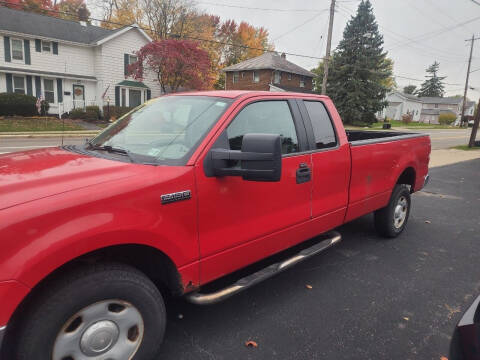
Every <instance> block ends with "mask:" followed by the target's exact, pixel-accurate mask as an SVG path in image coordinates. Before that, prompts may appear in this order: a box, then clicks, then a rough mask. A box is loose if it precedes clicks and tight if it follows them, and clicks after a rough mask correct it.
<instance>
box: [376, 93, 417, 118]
mask: <svg viewBox="0 0 480 360" xmlns="http://www.w3.org/2000/svg"><path fill="white" fill-rule="evenodd" d="M387 101H388V106H387V107H386V108H385V109H384V110H383V112H382V113H381V115H380V116H381V117H383V118H389V119H393V120H402V115H406V114H411V115H413V121H419V120H420V113H421V112H422V101H421V100H420V99H419V98H418V97H416V96H415V95H410V94H404V93H402V92H399V91H393V92H391V93H389V94H388V95H387Z"/></svg>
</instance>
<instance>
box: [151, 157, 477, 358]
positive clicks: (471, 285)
mask: <svg viewBox="0 0 480 360" xmlns="http://www.w3.org/2000/svg"><path fill="white" fill-rule="evenodd" d="M479 177H480V159H477V160H472V161H468V162H462V163H458V164H455V165H450V166H446V167H438V168H434V169H432V170H431V178H432V179H431V182H430V184H429V185H428V187H427V188H426V189H424V191H423V192H420V193H418V194H416V195H414V196H413V208H412V213H411V215H410V220H409V224H408V227H407V229H406V231H405V232H404V233H403V234H402V235H401V236H400V237H399V238H397V239H393V240H385V239H382V238H380V237H378V236H377V235H376V234H375V231H374V228H373V221H372V220H373V217H372V216H371V215H368V216H365V217H362V218H360V219H358V220H356V221H354V222H352V223H350V224H348V225H346V226H342V227H341V228H339V229H338V230H339V231H340V233H341V234H342V235H343V241H342V242H341V243H340V244H339V245H338V246H336V247H335V248H332V249H330V250H327V251H325V252H323V253H322V254H320V255H318V256H315V257H314V258H312V259H310V260H308V261H307V262H305V263H302V264H300V265H299V266H296V267H294V268H292V269H290V270H288V271H285V272H284V273H282V274H280V275H278V276H277V277H274V278H272V279H271V280H268V281H265V282H263V283H261V284H259V285H257V286H255V287H253V288H252V289H250V290H247V291H245V292H244V293H241V294H239V295H238V296H236V297H233V298H231V299H228V300H226V301H225V302H223V303H220V304H217V305H212V306H205V307H201V306H195V305H190V304H188V303H185V302H183V301H181V300H176V301H175V303H173V304H169V305H170V312H169V323H168V325H167V332H166V340H165V343H164V346H163V351H162V352H161V355H160V356H159V357H158V358H159V359H195V360H197V359H305V360H307V359H308V360H310V359H335V360H340V359H376V360H378V359H398V360H405V359H422V360H423V359H440V357H441V356H446V357H448V347H449V342H450V335H451V333H452V332H453V329H454V327H455V324H456V322H457V321H458V320H459V318H460V316H461V313H462V312H463V311H465V310H466V309H467V307H468V306H469V304H470V303H471V302H472V301H473V299H474V298H475V297H476V296H477V295H478V294H480V275H479V274H478V254H479V253H480V242H478V233H479V230H480V223H479V217H478V214H479V213H480V185H479V183H478V179H479ZM307 284H308V285H311V286H312V289H307V288H306V285H307ZM180 314H181V317H182V318H181V319H180V318H179V315H180ZM248 340H253V341H255V342H256V343H257V344H258V347H257V348H247V347H246V346H245V344H244V343H245V342H246V341H248Z"/></svg>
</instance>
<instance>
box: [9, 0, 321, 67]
mask: <svg viewBox="0 0 480 360" xmlns="http://www.w3.org/2000/svg"><path fill="white" fill-rule="evenodd" d="M0 4H4V5H10V6H12V5H13V6H15V5H16V4H11V3H8V2H6V1H4V0H0ZM48 12H49V13H54V14H61V15H68V16H72V17H78V15H77V14H74V13H70V12H66V11H58V10H48ZM47 16H48V15H47ZM88 19H89V20H93V21H98V22H101V23H106V24H112V25H117V26H121V27H132V28H139V29H141V30H143V31H148V32H151V33H153V34H157V35H159V33H158V32H157V31H156V30H154V29H152V28H148V27H144V26H140V25H138V24H137V25H134V24H123V23H118V22H114V21H110V20H104V19H97V18H94V17H89V18H88ZM167 36H169V37H171V38H184V39H190V40H196V41H204V42H209V43H216V44H220V45H225V46H232V47H238V48H243V49H249V50H258V51H263V52H281V53H284V54H285V55H290V56H298V57H303V58H307V59H316V60H323V57H318V56H312V55H305V54H296V53H289V52H286V51H276V50H275V51H274V50H268V49H264V48H257V47H253V46H248V45H239V44H232V43H228V42H225V41H220V40H212V39H204V38H200V37H196V36H191V35H181V34H176V33H169V34H167Z"/></svg>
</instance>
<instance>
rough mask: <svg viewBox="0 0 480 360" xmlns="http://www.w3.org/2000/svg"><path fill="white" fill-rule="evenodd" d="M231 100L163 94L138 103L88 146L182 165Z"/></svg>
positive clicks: (133, 156) (152, 160)
mask: <svg viewBox="0 0 480 360" xmlns="http://www.w3.org/2000/svg"><path fill="white" fill-rule="evenodd" d="M230 103H231V100H228V99H224V98H215V97H209V96H165V97H160V98H158V99H155V100H152V101H150V102H148V103H146V104H144V105H141V106H140V107H138V108H137V109H135V110H134V111H132V112H130V113H128V114H126V115H125V116H124V117H122V118H120V119H118V120H117V121H116V122H115V123H114V124H112V125H110V126H109V127H108V128H107V129H105V130H104V131H103V132H102V133H100V134H99V135H98V136H97V137H95V138H94V139H92V140H91V141H90V145H91V148H92V149H95V148H97V149H98V148H100V147H107V148H114V149H121V150H124V151H125V152H127V153H129V154H130V155H132V158H139V157H138V156H137V157H135V155H140V156H143V157H145V158H148V159H149V161H147V162H150V163H151V162H155V163H159V164H161V163H164V164H172V165H181V164H184V163H185V162H186V161H187V159H188V157H189V156H190V155H191V154H192V153H193V151H194V150H195V147H196V146H197V145H198V143H199V142H200V141H201V140H202V139H203V137H204V136H205V134H206V133H207V131H208V130H209V129H210V128H211V127H212V126H213V124H215V122H216V121H217V120H218V119H219V117H220V116H221V115H222V114H223V113H224V112H225V110H226V109H227V107H228V105H229V104H230Z"/></svg>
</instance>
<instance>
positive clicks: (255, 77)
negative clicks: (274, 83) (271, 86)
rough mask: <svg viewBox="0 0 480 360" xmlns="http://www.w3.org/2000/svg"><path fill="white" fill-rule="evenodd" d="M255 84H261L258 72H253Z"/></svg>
mask: <svg viewBox="0 0 480 360" xmlns="http://www.w3.org/2000/svg"><path fill="white" fill-rule="evenodd" d="M253 82H254V83H258V82H260V74H259V73H258V71H254V72H253Z"/></svg>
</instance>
